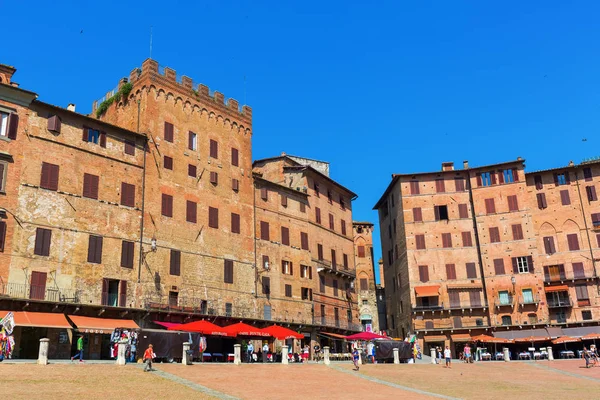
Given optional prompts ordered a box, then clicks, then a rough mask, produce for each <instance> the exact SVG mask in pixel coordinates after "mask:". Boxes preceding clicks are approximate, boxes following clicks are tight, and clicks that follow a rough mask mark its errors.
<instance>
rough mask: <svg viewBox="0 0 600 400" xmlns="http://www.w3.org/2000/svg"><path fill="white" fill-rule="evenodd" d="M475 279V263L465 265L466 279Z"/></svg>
mask: <svg viewBox="0 0 600 400" xmlns="http://www.w3.org/2000/svg"><path fill="white" fill-rule="evenodd" d="M475 278H477V270H476V268H475V263H467V279H475Z"/></svg>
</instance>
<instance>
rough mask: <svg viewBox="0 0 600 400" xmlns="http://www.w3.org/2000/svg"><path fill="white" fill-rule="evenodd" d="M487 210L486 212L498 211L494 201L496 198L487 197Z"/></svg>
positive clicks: (493, 212)
mask: <svg viewBox="0 0 600 400" xmlns="http://www.w3.org/2000/svg"><path fill="white" fill-rule="evenodd" d="M485 212H486V214H495V213H496V204H495V202H494V199H485Z"/></svg>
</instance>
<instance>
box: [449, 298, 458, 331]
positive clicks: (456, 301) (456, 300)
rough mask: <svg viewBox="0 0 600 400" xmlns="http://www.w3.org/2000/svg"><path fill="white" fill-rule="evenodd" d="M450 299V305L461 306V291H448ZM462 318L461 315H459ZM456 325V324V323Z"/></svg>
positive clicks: (453, 306)
mask: <svg viewBox="0 0 600 400" xmlns="http://www.w3.org/2000/svg"><path fill="white" fill-rule="evenodd" d="M448 300H450V307H452V308H459V307H460V292H456V291H448ZM459 319H460V317H459ZM455 326H456V324H455Z"/></svg>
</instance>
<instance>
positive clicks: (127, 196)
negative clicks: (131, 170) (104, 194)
mask: <svg viewBox="0 0 600 400" xmlns="http://www.w3.org/2000/svg"><path fill="white" fill-rule="evenodd" d="M121 205H124V206H127V207H135V185H131V184H129V183H125V182H121Z"/></svg>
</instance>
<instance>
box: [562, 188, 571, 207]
mask: <svg viewBox="0 0 600 400" xmlns="http://www.w3.org/2000/svg"><path fill="white" fill-rule="evenodd" d="M560 202H561V203H562V205H563V206H568V205H569V204H571V198H570V197H569V190H568V189H565V190H561V191H560Z"/></svg>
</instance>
